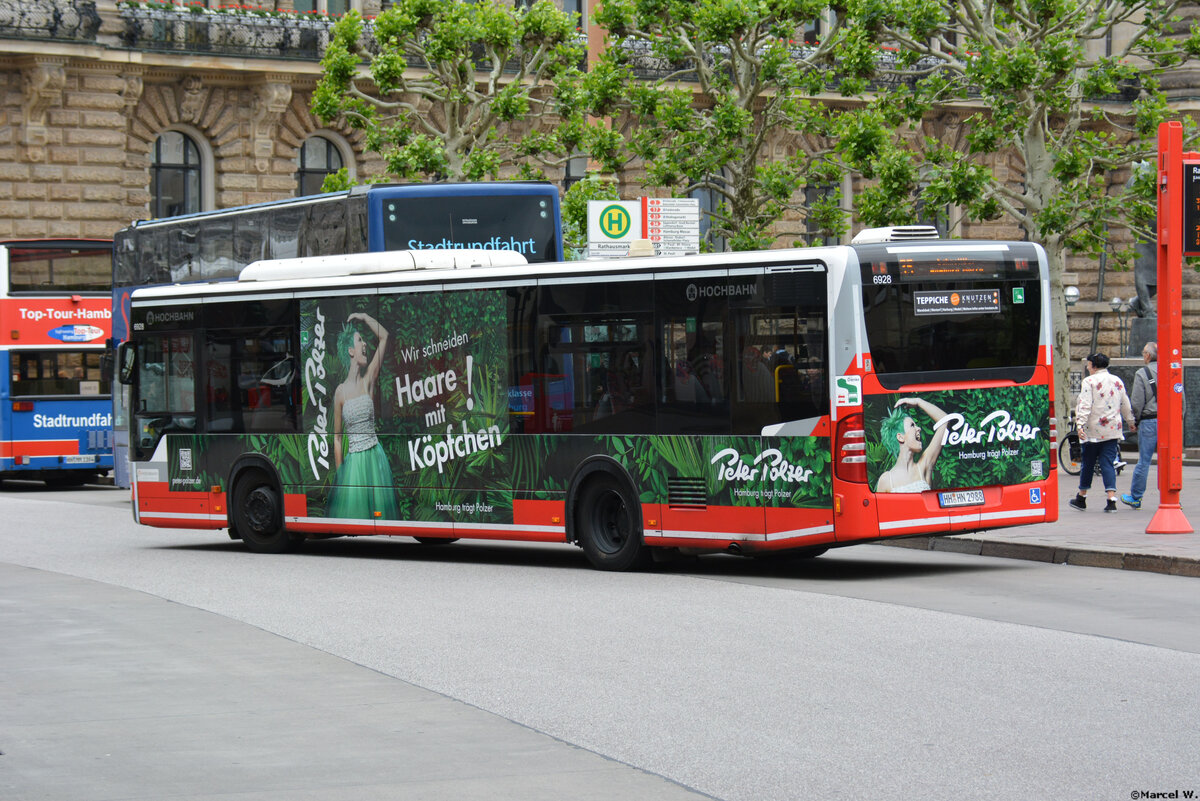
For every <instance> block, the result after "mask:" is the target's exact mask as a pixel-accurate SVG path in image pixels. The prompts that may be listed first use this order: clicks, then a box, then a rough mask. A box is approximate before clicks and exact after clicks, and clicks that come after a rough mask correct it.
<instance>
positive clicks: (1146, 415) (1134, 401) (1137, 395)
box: [1121, 342, 1158, 509]
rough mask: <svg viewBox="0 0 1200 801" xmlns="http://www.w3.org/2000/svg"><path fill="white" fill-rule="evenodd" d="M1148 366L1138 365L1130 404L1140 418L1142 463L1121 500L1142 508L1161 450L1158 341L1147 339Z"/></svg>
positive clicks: (1143, 359)
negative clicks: (1153, 464)
mask: <svg viewBox="0 0 1200 801" xmlns="http://www.w3.org/2000/svg"><path fill="white" fill-rule="evenodd" d="M1142 361H1144V362H1145V363H1146V366H1145V367H1140V368H1138V371H1137V373H1136V374H1135V375H1134V377H1133V392H1132V393H1131V394H1130V396H1129V405H1130V406H1131V407H1132V408H1133V418H1134V420H1136V421H1137V435H1138V463H1137V465H1136V466H1135V467H1134V468H1133V483H1132V484H1130V485H1129V492H1127V493H1125V494H1124V495H1122V496H1121V503H1123V504H1125V505H1127V506H1132V507H1133V508H1134V509H1138V508H1141V505H1142V496H1143V495H1145V494H1146V481H1147V480H1148V479H1149V478H1150V460H1151V459H1152V458H1154V453H1155V451H1157V450H1158V343H1157V342H1147V343H1146V347H1144V348H1142Z"/></svg>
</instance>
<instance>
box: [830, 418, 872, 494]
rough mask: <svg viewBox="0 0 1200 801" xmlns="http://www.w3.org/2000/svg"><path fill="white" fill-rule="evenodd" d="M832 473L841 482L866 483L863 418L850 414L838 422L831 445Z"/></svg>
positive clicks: (865, 437) (865, 433) (865, 449)
mask: <svg viewBox="0 0 1200 801" xmlns="http://www.w3.org/2000/svg"><path fill="white" fill-rule="evenodd" d="M833 458H834V463H835V468H834V472H835V474H836V475H837V477H838V478H840V479H841V480H842V481H853V482H855V483H856V484H866V483H867V432H866V429H864V428H863V416H862V415H861V414H852V415H849V416H848V417H843V418H842V419H841V420H839V421H838V426H837V436H836V437H835V439H834V443H833Z"/></svg>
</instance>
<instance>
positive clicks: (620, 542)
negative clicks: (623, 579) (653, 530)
mask: <svg viewBox="0 0 1200 801" xmlns="http://www.w3.org/2000/svg"><path fill="white" fill-rule="evenodd" d="M640 511H641V510H640V507H639V506H638V505H637V504H636V503H635V502H634V499H633V498H632V497H631V496H630V494H629V492H628V490H626V489H625V488H624V487H622V486H621V483H620V482H619V481H617V480H616V479H615V478H613V477H612V476H609V475H600V476H596V477H595V478H593V479H591V480H590V481H588V482H587V484H586V485H584V487H583V490H582V491H581V492H580V494H579V506H578V512H577V515H576V531H577V536H578V540H579V544H580V545H581V546H582V547H583V553H584V554H585V555H586V556H587V558H588V561H589V562H591V563H592V566H593V567H595V568H598V569H600V570H632V569H634V568H638V567H644V566H645V565H646V564H648V563H649V562H650V558H651V554H650V551H649V549H648V548H647V547H646V546H645V543H643V542H642V521H641V514H640Z"/></svg>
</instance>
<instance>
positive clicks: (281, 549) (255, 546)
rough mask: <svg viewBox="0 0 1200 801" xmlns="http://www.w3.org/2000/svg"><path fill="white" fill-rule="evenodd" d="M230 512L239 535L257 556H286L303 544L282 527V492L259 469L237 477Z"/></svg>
mask: <svg viewBox="0 0 1200 801" xmlns="http://www.w3.org/2000/svg"><path fill="white" fill-rule="evenodd" d="M231 511H232V513H233V526H234V529H235V530H236V531H237V535H238V536H239V537H241V538H242V542H244V543H246V547H247V548H249V549H250V550H251V551H253V552H254V553H287V552H288V551H291V550H293V549H295V548H296V546H297V545H299V544H300V539H299V538H298V537H294V536H293V535H291V534H289V533H288V532H287V531H285V530H284V528H283V505H282V503H281V501H280V496H279V491H278V490H277V489H276V488H275V485H274V484H272V483H271V481H270V479H268V478H267V475H266V474H265V473H263V472H261V471H259V470H253V471H250V472H248V473H246V474H245V475H243V476H241V477H240V478H238V481H237V484H236V485H235V487H234V491H233V509H232V510H231Z"/></svg>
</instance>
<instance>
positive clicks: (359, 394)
mask: <svg viewBox="0 0 1200 801" xmlns="http://www.w3.org/2000/svg"><path fill="white" fill-rule="evenodd" d="M358 323H362V324H363V325H365V326H366V327H367V328H368V329H370V331H371V333H372V334H374V335H375V336H376V337H378V339H379V344H378V345H377V346H376V348H375V352H374V353H373V354H370V356H369V357H368V351H367V341H366V339H364V338H363V335H362V332H361V331H360V329H359V325H358ZM387 343H388V332H387V329H386V328H384V327H383V326H382V325H380V324H379V323H378V322H377V321H376V320H375V318H373V317H371V315H369V314H365V313H363V312H354V313H353V314H351V315H350V316H349V317H347V318H346V324H345V325H344V326H342V331H341V333H340V334H339V335H338V340H337V354H338V358H339V359H340V360H341V362H342V365H343V366H344V367H345V368H346V380H345V381H343V382H342V383H341V384H339V385H338V388H337V389H336V390H335V391H334V393H333V460H334V466H335V468H336V469H335V477H334V485H333V490H332V491H331V492H330V495H329V505H328V508H327V509H326V515H327V516H328V517H332V518H342V519H348V518H352V519H362V518H368V519H369V518H373V517H380V518H382V519H384V520H395V519H396V518H398V517H399V516H400V510H399V505H398V504H397V503H396V495H395V491H394V490H393V489H392V470H391V467H390V466H389V465H388V460H387V455H386V454H384V452H383V445H382V444H380V442H379V438H378V437H377V436H375V396H376V395H377V394H378V389H377V388H378V385H379V369H380V366H381V365H382V363H383V353H384V350H386V349H387ZM343 439H345V444H344V445H343V442H342V440H343ZM343 450H345V451H346V453H345V456H343V454H342V451H343Z"/></svg>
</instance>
